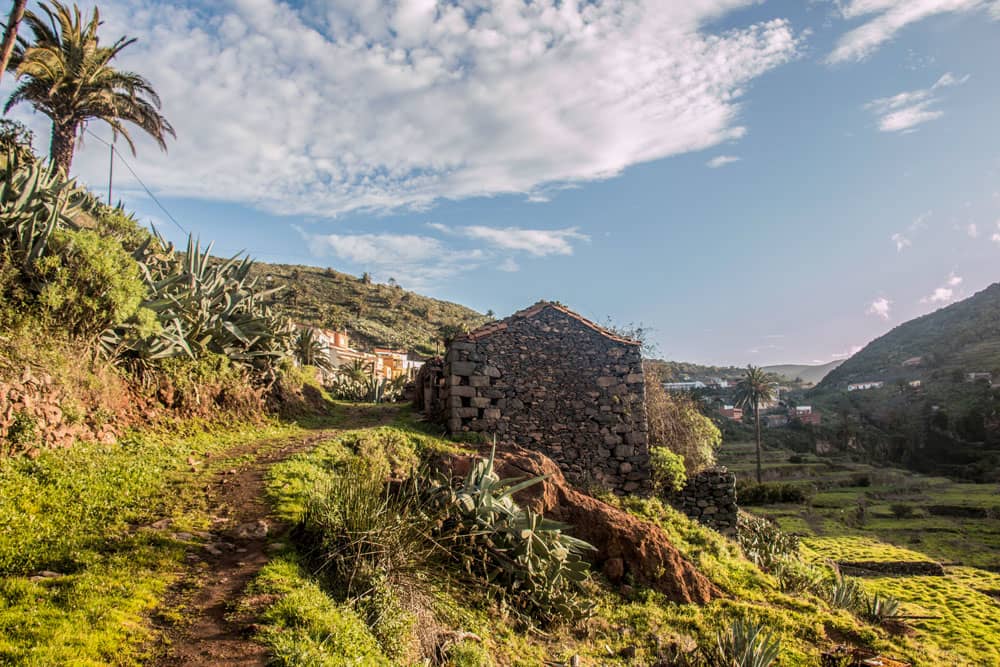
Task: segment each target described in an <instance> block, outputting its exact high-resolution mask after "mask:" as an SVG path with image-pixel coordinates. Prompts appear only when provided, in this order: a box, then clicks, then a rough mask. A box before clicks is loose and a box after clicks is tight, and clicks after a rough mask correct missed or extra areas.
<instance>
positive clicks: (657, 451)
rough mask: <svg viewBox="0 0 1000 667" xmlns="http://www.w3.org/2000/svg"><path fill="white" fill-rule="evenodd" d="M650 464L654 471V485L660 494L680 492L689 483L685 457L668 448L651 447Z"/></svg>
mask: <svg viewBox="0 0 1000 667" xmlns="http://www.w3.org/2000/svg"><path fill="white" fill-rule="evenodd" d="M649 464H650V466H651V467H652V469H653V485H654V487H655V488H656V490H657V491H658V492H661V493H663V492H666V493H669V492H671V491H680V490H681V489H683V488H684V484H685V482H687V473H686V472H685V471H684V457H683V456H681V455H680V454H675V453H673V452H672V451H670V450H669V449H667V448H666V447H651V448H650V450H649Z"/></svg>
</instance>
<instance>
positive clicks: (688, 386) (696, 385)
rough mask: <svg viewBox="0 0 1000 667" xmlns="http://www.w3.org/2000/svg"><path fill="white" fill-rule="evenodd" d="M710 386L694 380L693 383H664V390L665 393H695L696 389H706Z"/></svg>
mask: <svg viewBox="0 0 1000 667" xmlns="http://www.w3.org/2000/svg"><path fill="white" fill-rule="evenodd" d="M706 388H708V385H706V384H705V383H704V382H701V381H699V380H693V381H691V382H664V383H663V389H664V390H665V391H694V390H696V389H706Z"/></svg>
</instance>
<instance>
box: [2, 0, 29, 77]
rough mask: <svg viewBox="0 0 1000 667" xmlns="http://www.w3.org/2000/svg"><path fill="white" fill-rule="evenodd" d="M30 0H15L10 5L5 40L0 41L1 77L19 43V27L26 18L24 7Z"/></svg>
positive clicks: (4, 33)
mask: <svg viewBox="0 0 1000 667" xmlns="http://www.w3.org/2000/svg"><path fill="white" fill-rule="evenodd" d="M27 4H28V0H14V2H13V3H12V4H11V7H10V16H8V17H7V25H5V26H4V28H3V41H2V42H0V77H3V73H4V72H6V71H7V65H8V64H9V63H10V56H11V54H13V53H14V45H15V44H16V43H17V27H18V26H19V25H20V24H21V19H22V18H24V8H25V7H26V6H27Z"/></svg>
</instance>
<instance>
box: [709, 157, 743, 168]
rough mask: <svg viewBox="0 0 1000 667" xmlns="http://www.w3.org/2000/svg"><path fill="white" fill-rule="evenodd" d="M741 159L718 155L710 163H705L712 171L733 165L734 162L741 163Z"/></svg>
mask: <svg viewBox="0 0 1000 667" xmlns="http://www.w3.org/2000/svg"><path fill="white" fill-rule="evenodd" d="M740 159H741V158H739V157H737V156H735V155H717V156H716V157H714V158H712V159H711V160H709V161H708V162H706V163H705V165H706V166H708V167H711V168H712V169H718V168H719V167H724V166H726V165H727V164H732V163H733V162H739V161H740Z"/></svg>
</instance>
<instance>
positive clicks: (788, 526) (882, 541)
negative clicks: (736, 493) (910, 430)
mask: <svg viewBox="0 0 1000 667" xmlns="http://www.w3.org/2000/svg"><path fill="white" fill-rule="evenodd" d="M720 462H721V463H722V464H723V465H726V466H728V467H729V469H730V470H732V471H733V472H735V473H736V475H737V478H738V479H740V480H745V481H747V482H750V481H752V480H753V474H754V473H753V469H754V455H753V444H752V443H735V444H726V445H724V446H723V450H722V452H721V454H720ZM764 480H765V482H774V483H787V484H792V485H795V486H798V487H802V488H803V489H804V490H806V491H807V493H808V496H809V499H808V500H807V501H806V502H804V503H801V504H792V503H784V504H773V505H766V506H745V507H744V509H746V510H748V511H750V512H753V513H755V514H759V515H764V516H767V517H770V518H772V519H774V520H775V521H776V522H777V523H778V524H779V525H780V526H781V528H782V529H783V530H785V531H786V532H790V533H794V534H796V535H798V536H799V537H800V538H801V542H802V547H803V554H804V556H805V557H806V558H807V559H813V560H823V559H829V560H833V561H880V562H888V561H901V562H908V561H927V560H933V561H937V562H940V563H942V564H943V565H944V566H945V576H943V577H940V576H937V577H935V576H874V577H866V578H865V579H864V585H865V587H866V588H868V589H869V590H870V591H872V592H880V593H887V594H891V595H893V596H895V597H897V598H899V599H900V600H901V601H902V603H903V612H904V613H905V614H907V615H912V616H918V617H922V618H918V619H914V620H912V621H910V624H911V625H912V626H913V627H914V628H915V629H916V630H917V631H918V632H919V633H930V634H933V635H934V636H936V637H938V638H939V639H940V638H947V640H948V642H949V643H950V644H951V645H952V646H954V647H958V648H959V649H961V650H962V651H963V652H966V653H967V655H968V656H969V658H970V659H972V658H973V657H974V656H975V660H976V661H979V662H977V664H990V665H1000V485H996V484H964V483H958V482H953V481H951V480H949V479H946V478H943V477H928V476H924V475H919V474H916V473H912V472H909V471H905V470H899V469H893V468H880V467H874V466H870V465H865V464H860V463H854V462H851V461H848V460H846V459H831V458H826V457H819V456H815V455H810V454H794V453H793V452H789V451H784V450H771V451H766V452H765V456H764ZM963 647H967V650H966V648H963ZM984 659H985V660H987V661H986V662H982V660H984Z"/></svg>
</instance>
